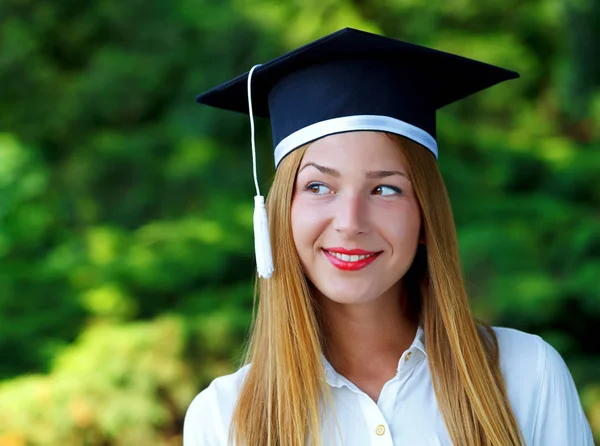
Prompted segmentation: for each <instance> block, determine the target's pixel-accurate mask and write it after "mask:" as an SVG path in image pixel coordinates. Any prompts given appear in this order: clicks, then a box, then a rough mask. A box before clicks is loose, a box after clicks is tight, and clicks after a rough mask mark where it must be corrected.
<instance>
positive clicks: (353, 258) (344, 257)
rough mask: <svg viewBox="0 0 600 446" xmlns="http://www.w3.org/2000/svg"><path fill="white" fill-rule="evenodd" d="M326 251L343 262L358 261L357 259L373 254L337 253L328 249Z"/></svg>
mask: <svg viewBox="0 0 600 446" xmlns="http://www.w3.org/2000/svg"><path fill="white" fill-rule="evenodd" d="M327 252H328V253H329V254H331V255H332V256H334V257H337V258H338V259H340V260H342V261H344V262H358V261H359V260H362V259H366V258H367V257H371V256H372V255H374V254H369V255H366V256H358V255H352V256H350V255H348V254H339V253H337V252H330V251H327Z"/></svg>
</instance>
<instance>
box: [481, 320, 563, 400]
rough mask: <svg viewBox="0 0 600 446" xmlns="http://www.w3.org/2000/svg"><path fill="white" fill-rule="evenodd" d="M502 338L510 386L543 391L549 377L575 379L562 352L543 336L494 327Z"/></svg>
mask: <svg viewBox="0 0 600 446" xmlns="http://www.w3.org/2000/svg"><path fill="white" fill-rule="evenodd" d="M492 328H493V330H494V333H495V334H496V338H497V339H498V350H499V356H500V369H501V371H502V374H503V375H504V378H505V380H506V382H507V386H509V387H510V386H513V387H515V386H516V387H517V388H519V389H523V388H525V387H526V388H527V390H529V393H531V391H534V390H537V391H542V390H543V389H542V387H543V385H542V384H543V383H544V381H545V380H548V379H563V380H567V381H569V380H571V379H572V378H571V374H570V372H569V369H568V367H567V365H566V363H565V361H564V359H563V357H562V356H561V355H560V353H559V352H558V351H557V350H556V349H555V348H554V347H553V346H552V345H551V344H549V343H548V342H547V341H546V340H544V339H543V338H542V337H541V336H539V335H536V334H532V333H527V332H524V331H521V330H517V329H514V328H508V327H497V326H494V327H492Z"/></svg>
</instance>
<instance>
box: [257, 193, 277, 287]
mask: <svg viewBox="0 0 600 446" xmlns="http://www.w3.org/2000/svg"><path fill="white" fill-rule="evenodd" d="M254 250H255V251H256V267H257V269H258V275H259V276H260V277H264V278H266V279H268V278H270V277H271V274H273V255H272V253H271V237H270V235H269V221H268V220H267V210H266V209H265V199H264V198H263V197H262V196H261V195H257V196H256V197H254Z"/></svg>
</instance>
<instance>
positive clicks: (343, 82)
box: [196, 28, 519, 278]
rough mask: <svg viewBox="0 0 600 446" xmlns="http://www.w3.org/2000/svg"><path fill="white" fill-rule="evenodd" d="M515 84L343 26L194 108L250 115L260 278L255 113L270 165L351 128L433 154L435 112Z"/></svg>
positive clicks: (263, 256) (483, 68)
mask: <svg viewBox="0 0 600 446" xmlns="http://www.w3.org/2000/svg"><path fill="white" fill-rule="evenodd" d="M517 77H519V75H518V73H515V72H514V71H510V70H506V69H504V68H500V67H496V66H494V65H490V64H486V63H483V62H480V61H476V60H472V59H467V58H465V57H461V56H457V55H454V54H450V53H446V52H442V51H438V50H434V49H431V48H426V47H423V46H418V45H414V44H411V43H407V42H402V41H398V40H394V39H390V38H387V37H383V36H380V35H376V34H371V33H367V32H364V31H359V30H356V29H352V28H345V29H342V30H340V31H337V32H335V33H333V34H330V35H328V36H325V37H322V38H321V39H319V40H316V41H314V42H312V43H309V44H307V45H305V46H303V47H300V48H298V49H295V50H293V51H291V52H289V53H287V54H284V55H282V56H279V57H277V58H275V59H273V60H271V61H270V62H266V63H264V64H261V65H255V66H254V67H253V68H252V69H251V70H250V71H249V72H248V73H245V74H242V75H241V76H238V77H236V78H235V79H233V80H231V81H229V82H226V83H224V84H222V85H219V86H217V87H215V88H213V89H211V90H209V91H207V92H205V93H203V94H201V95H199V96H198V97H197V98H196V100H197V101H198V102H200V103H202V104H206V105H210V106H213V107H218V108H222V109H225V110H232V111H237V112H242V113H248V114H249V115H250V123H251V128H252V155H253V164H254V182H255V186H256V196H255V197H254V202H255V210H254V230H255V251H256V261H257V268H258V273H259V276H262V277H266V278H269V277H271V274H272V273H273V271H274V268H273V260H272V255H271V245H270V236H269V231H268V223H267V215H266V211H265V208H264V198H263V197H262V196H261V195H260V191H259V188H258V180H257V176H256V154H255V146H254V119H253V116H254V115H256V116H260V117H264V118H270V120H271V129H272V132H273V144H274V149H275V153H274V156H275V166H276V167H277V166H278V165H279V163H280V162H281V160H282V159H283V158H284V157H285V156H286V155H287V154H289V153H290V152H291V151H293V150H295V149H297V148H298V147H301V146H302V145H304V144H306V143H308V142H311V141H314V140H316V139H318V138H321V137H324V136H327V135H331V134H334V133H341V132H349V131H358V130H374V131H385V132H390V133H396V134H399V135H402V136H404V137H407V138H409V139H412V140H413V141H415V142H417V143H419V144H421V145H422V146H424V147H426V148H427V149H429V150H430V151H431V152H432V153H433V154H434V155H435V156H436V157H437V155H438V150H437V141H436V131H435V127H436V119H435V118H436V111H437V109H439V108H441V107H443V106H445V105H448V104H450V103H452V102H455V101H457V100H459V99H462V98H464V97H466V96H469V95H471V94H473V93H476V92H478V91H480V90H483V89H485V88H488V87H491V86H492V85H495V84H498V83H500V82H503V81H505V80H508V79H514V78H517Z"/></svg>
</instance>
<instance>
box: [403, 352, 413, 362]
mask: <svg viewBox="0 0 600 446" xmlns="http://www.w3.org/2000/svg"><path fill="white" fill-rule="evenodd" d="M410 355H412V352H408V353H407V354H406V356H405V357H404V360H405V361H408V358H410Z"/></svg>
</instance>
